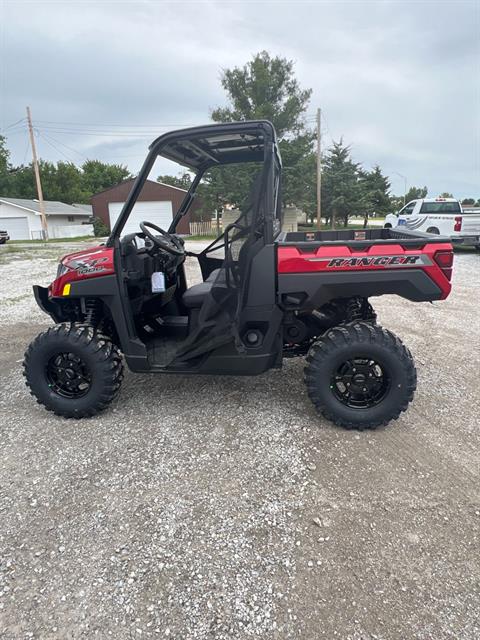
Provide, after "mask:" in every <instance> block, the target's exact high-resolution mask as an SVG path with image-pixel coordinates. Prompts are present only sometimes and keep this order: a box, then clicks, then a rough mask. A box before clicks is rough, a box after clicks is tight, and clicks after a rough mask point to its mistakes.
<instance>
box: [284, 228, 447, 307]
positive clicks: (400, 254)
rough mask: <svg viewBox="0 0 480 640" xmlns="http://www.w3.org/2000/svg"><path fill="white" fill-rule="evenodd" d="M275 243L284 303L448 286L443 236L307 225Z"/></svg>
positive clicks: (433, 296)
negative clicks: (319, 228) (322, 228)
mask: <svg viewBox="0 0 480 640" xmlns="http://www.w3.org/2000/svg"><path fill="white" fill-rule="evenodd" d="M276 245H277V274H278V295H279V298H280V303H281V304H282V305H283V306H285V307H287V308H291V309H297V310H301V311H303V310H307V309H312V308H318V307H320V306H322V305H323V304H325V303H326V302H329V301H330V300H332V299H337V298H349V297H352V296H361V297H365V298H368V297H372V296H379V295H384V294H396V295H399V296H401V297H403V298H407V299H408V300H414V301H432V300H443V299H445V298H446V297H447V296H448V294H449V293H450V290H451V284H450V280H451V276H452V264H453V248H452V244H451V241H450V239H449V238H444V237H441V236H432V235H431V234H426V233H420V232H413V231H407V230H403V229H402V230H401V231H399V230H396V229H365V230H353V229H341V230H332V231H313V230H312V231H311V232H310V231H298V232H297V231H296V232H289V233H282V234H280V235H279V236H278V238H277V241H276Z"/></svg>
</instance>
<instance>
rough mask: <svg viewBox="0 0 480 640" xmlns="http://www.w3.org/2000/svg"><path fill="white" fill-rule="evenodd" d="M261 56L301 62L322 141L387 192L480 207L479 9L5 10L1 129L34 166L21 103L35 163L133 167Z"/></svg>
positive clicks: (1, 20) (199, 4)
mask: <svg viewBox="0 0 480 640" xmlns="http://www.w3.org/2000/svg"><path fill="white" fill-rule="evenodd" d="M263 49H266V50H267V51H269V52H270V53H271V54H272V55H280V56H282V57H286V58H288V59H290V60H293V61H295V72H296V75H297V77H298V80H299V82H300V84H301V86H302V87H304V88H311V89H312V90H313V93H312V98H311V102H310V105H309V108H308V110H307V114H308V116H309V117H310V116H312V115H314V114H315V111H316V109H317V108H318V107H320V108H321V109H322V114H323V120H322V141H323V144H324V146H328V144H330V143H331V141H332V139H334V140H338V139H339V138H340V137H343V139H344V141H345V142H346V143H347V144H349V145H351V149H352V155H353V157H354V159H355V160H356V161H358V162H361V163H362V164H363V165H364V166H365V167H366V168H369V167H371V166H373V165H374V164H377V163H378V164H379V165H380V166H381V167H382V169H383V170H384V172H385V173H386V174H387V175H388V176H389V177H390V180H391V183H392V192H393V193H395V194H403V191H404V183H405V179H406V181H407V184H408V186H411V185H416V186H423V185H426V186H427V187H428V189H429V194H430V195H432V196H436V195H438V194H440V193H441V192H444V191H448V192H451V193H453V195H454V196H456V197H459V198H463V197H475V198H479V197H480V0H477V1H470V0H469V1H462V0H455V1H454V2H453V1H452V2H450V1H448V0H447V1H445V0H444V1H442V0H435V1H433V2H432V1H424V2H420V1H413V2H412V1H408V0H403V1H402V2H390V1H373V2H372V1H370V2H365V1H361V0H359V1H356V2H355V1H350V2H341V1H337V2H323V1H310V2H304V1H301V0H296V1H293V0H291V1H274V0H272V1H268V2H267V1H264V2H251V1H249V0H242V1H227V0H224V1H222V2H214V1H196V2H193V1H177V2H163V1H160V0H158V1H137V2H123V1H119V0H111V1H110V0H103V1H102V0H95V1H94V2H90V1H79V0H77V1H68V0H61V1H48V2H47V1H42V0H37V1H35V2H31V1H28V2H24V1H23V0H15V1H13V0H0V74H1V75H0V134H2V135H5V136H6V137H7V144H8V147H9V149H10V150H11V160H12V162H13V163H14V164H20V163H22V162H29V161H30V153H31V152H30V149H29V146H28V137H27V130H26V127H25V122H24V121H23V120H22V118H24V117H25V107H26V105H30V107H31V109H32V116H33V121H34V127H35V132H36V138H37V143H38V148H39V154H40V156H41V157H42V158H44V159H46V160H51V161H58V160H64V161H65V160H70V161H75V163H77V164H81V163H82V162H83V161H84V160H85V159H86V158H96V159H100V160H103V161H106V162H116V163H121V164H125V165H127V166H128V167H129V168H130V170H131V171H132V172H134V173H135V172H136V171H138V169H139V168H140V166H141V163H142V161H143V158H144V157H145V154H146V150H147V147H148V144H149V143H150V142H151V141H152V140H153V139H154V138H155V137H157V136H158V135H159V134H161V133H163V132H165V131H167V130H169V129H175V128H180V127H182V126H191V125H199V124H205V123H208V122H209V120H210V113H211V111H212V109H214V108H215V107H217V106H220V105H225V104H226V103H227V98H226V96H225V92H224V91H223V89H222V87H221V83H220V78H221V73H222V69H226V68H231V67H233V66H243V65H244V64H245V63H246V62H247V61H248V60H249V59H250V58H251V57H252V55H253V54H255V53H256V52H258V51H260V50H263ZM19 120H21V122H20V123H18V124H14V123H16V122H17V121H19ZM163 162H164V164H163V165H161V166H160V167H159V169H160V170H161V171H162V172H169V173H176V172H177V170H176V168H175V167H174V166H171V165H170V164H169V163H168V162H167V161H163Z"/></svg>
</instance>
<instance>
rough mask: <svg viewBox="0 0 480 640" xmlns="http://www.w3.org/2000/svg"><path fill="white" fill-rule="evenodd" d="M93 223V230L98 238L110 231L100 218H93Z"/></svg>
mask: <svg viewBox="0 0 480 640" xmlns="http://www.w3.org/2000/svg"><path fill="white" fill-rule="evenodd" d="M92 224H93V232H94V234H95V236H96V237H97V238H98V237H99V236H108V234H109V233H110V231H109V230H108V227H107V225H106V224H105V223H104V221H103V220H101V219H100V218H93V220H92Z"/></svg>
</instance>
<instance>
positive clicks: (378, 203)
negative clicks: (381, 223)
mask: <svg viewBox="0 0 480 640" xmlns="http://www.w3.org/2000/svg"><path fill="white" fill-rule="evenodd" d="M360 189H361V195H362V205H363V207H364V209H365V214H366V216H371V215H372V214H375V215H377V216H384V215H386V214H387V213H388V212H389V211H390V207H391V204H390V195H389V191H390V182H389V180H388V178H387V177H386V176H384V175H383V173H382V170H381V169H380V167H379V166H378V165H375V166H374V167H373V169H372V170H371V171H363V170H360Z"/></svg>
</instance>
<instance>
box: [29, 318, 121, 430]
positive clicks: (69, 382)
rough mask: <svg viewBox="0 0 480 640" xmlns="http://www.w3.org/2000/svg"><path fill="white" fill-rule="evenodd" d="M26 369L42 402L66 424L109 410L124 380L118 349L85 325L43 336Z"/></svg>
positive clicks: (65, 327) (34, 345)
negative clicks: (69, 421)
mask: <svg viewBox="0 0 480 640" xmlns="http://www.w3.org/2000/svg"><path fill="white" fill-rule="evenodd" d="M23 366H24V376H25V378H26V384H27V387H28V388H29V389H30V393H31V394H32V395H33V396H35V397H36V399H37V402H38V403H40V404H43V405H44V407H45V408H46V409H48V410H49V411H53V412H54V413H56V414H57V415H60V416H63V417H65V418H84V417H88V416H93V415H95V414H96V413H98V412H99V411H102V410H103V409H105V408H106V407H107V406H108V405H109V404H110V402H111V401H112V400H113V398H114V397H115V396H116V395H117V393H118V391H119V390H120V385H121V382H122V379H123V364H122V358H121V355H120V352H119V350H118V348H117V347H116V346H115V345H114V344H113V343H112V342H111V340H110V339H109V338H107V337H106V336H104V335H102V334H100V333H98V332H96V331H95V330H94V329H93V328H92V327H90V326H86V325H78V324H59V325H56V326H55V327H52V328H50V329H48V330H47V331H45V332H44V333H41V334H40V335H39V336H37V337H36V338H35V340H33V342H32V343H31V344H30V346H29V347H28V349H27V351H26V353H25V359H24V363H23Z"/></svg>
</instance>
